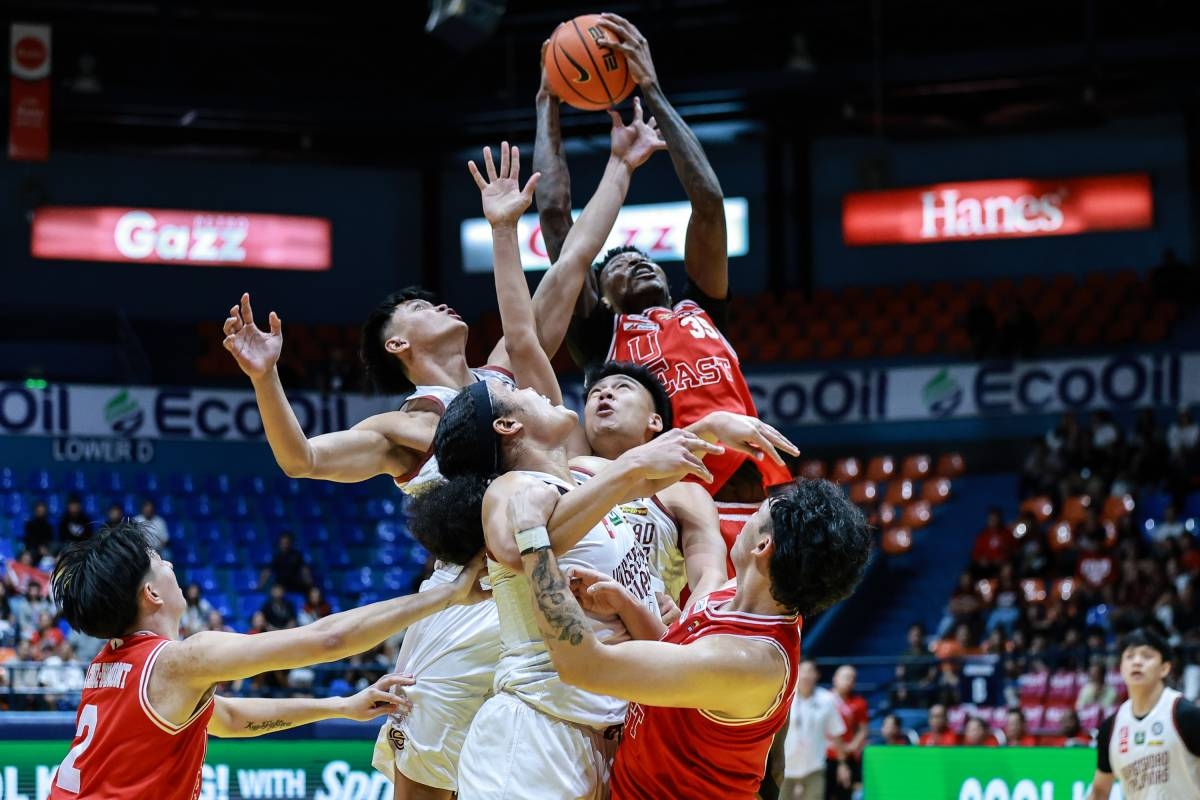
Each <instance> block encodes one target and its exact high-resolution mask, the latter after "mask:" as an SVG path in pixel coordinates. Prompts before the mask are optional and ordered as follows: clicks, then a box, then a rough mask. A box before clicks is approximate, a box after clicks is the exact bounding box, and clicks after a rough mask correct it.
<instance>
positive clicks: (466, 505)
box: [408, 389, 510, 564]
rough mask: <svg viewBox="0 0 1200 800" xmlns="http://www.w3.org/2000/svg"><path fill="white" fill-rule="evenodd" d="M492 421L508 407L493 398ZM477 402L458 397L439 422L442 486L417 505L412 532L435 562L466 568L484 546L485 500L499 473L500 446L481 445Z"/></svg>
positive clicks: (411, 511)
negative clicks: (489, 486) (497, 454)
mask: <svg viewBox="0 0 1200 800" xmlns="http://www.w3.org/2000/svg"><path fill="white" fill-rule="evenodd" d="M491 404H492V418H493V419H495V418H497V417H499V416H500V415H502V414H506V413H508V411H509V410H510V409H509V407H508V406H507V405H506V404H505V403H503V402H502V401H500V400H498V399H496V398H495V397H492V398H491ZM476 410H477V409H476V398H475V395H474V393H472V392H470V391H468V390H467V389H464V390H462V391H461V392H459V393H458V395H457V396H455V398H454V399H453V400H451V401H450V404H449V405H448V406H446V412H445V413H444V414H442V418H441V420H439V421H438V426H437V430H436V431H435V432H434V434H433V453H434V456H435V457H436V458H437V462H438V472H440V473H441V475H442V478H443V479H442V480H441V481H439V482H437V483H436V484H434V485H433V486H430V487H429V488H428V489H426V490H425V491H423V492H421V493H420V494H418V495H417V496H416V497H414V498H413V499H412V502H411V503H409V506H408V528H409V531H410V532H411V533H412V535H413V538H414V539H416V540H417V541H418V542H419V543H420V544H421V546H422V547H424V548H425V549H426V550H428V551H429V552H430V554H432V555H433V557H434V558H437V559H440V560H442V561H445V562H447V563H449V564H466V563H467V562H468V561H470V560H471V559H472V558H473V557H474V556H475V554H476V553H478V552H479V551H480V549H481V548H482V547H483V544H484V537H483V495H484V494H485V493H486V492H487V487H488V485H489V484H490V483H491V482H492V480H493V479H494V478H495V477H496V475H497V474H498V472H499V470H498V469H497V463H496V458H497V457H496V443H495V442H494V441H491V442H483V441H481V440H480V432H479V429H478V427H477V426H476Z"/></svg>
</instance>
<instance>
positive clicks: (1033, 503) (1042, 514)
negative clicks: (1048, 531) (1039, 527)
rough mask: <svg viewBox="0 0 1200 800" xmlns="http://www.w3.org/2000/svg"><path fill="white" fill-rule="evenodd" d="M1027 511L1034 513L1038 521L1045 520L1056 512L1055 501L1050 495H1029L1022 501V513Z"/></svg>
mask: <svg viewBox="0 0 1200 800" xmlns="http://www.w3.org/2000/svg"><path fill="white" fill-rule="evenodd" d="M1026 512H1029V513H1030V514H1033V516H1034V519H1036V520H1037V521H1038V522H1045V521H1046V520H1048V519H1050V515H1051V514H1053V513H1054V503H1052V502H1050V498H1049V497H1045V496H1043V495H1039V496H1037V497H1029V498H1026V499H1025V500H1024V501H1023V502H1022V503H1021V513H1022V514H1024V513H1026Z"/></svg>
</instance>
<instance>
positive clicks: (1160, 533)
mask: <svg viewBox="0 0 1200 800" xmlns="http://www.w3.org/2000/svg"><path fill="white" fill-rule="evenodd" d="M1183 534H1184V527H1183V523H1182V522H1180V521H1179V511H1178V510H1176V506H1175V504H1174V503H1172V504H1171V505H1169V506H1167V509H1166V511H1164V512H1163V518H1162V521H1161V522H1159V523H1158V524H1157V525H1155V526H1154V530H1153V531H1152V532H1151V534H1150V535H1151V537H1153V539H1154V541H1156V542H1164V541H1166V540H1167V539H1174V538H1177V537H1180V536H1182V535H1183Z"/></svg>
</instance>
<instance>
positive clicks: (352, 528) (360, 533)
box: [338, 524, 371, 547]
mask: <svg viewBox="0 0 1200 800" xmlns="http://www.w3.org/2000/svg"><path fill="white" fill-rule="evenodd" d="M338 538H339V539H340V540H341V541H342V542H344V543H345V544H346V545H347V546H348V547H362V546H363V545H365V544H367V543H368V542H369V541H371V537H370V535H369V534H368V533H367V529H366V528H364V527H363V526H362V525H355V524H350V525H342V526H340V527H339V528H338Z"/></svg>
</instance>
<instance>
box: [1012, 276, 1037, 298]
mask: <svg viewBox="0 0 1200 800" xmlns="http://www.w3.org/2000/svg"><path fill="white" fill-rule="evenodd" d="M1043 290H1044V285H1043V283H1042V279H1041V277H1040V276H1038V275H1029V276H1028V277H1025V278H1022V279H1021V284H1020V286H1018V287H1017V294H1018V295H1020V297H1021V299H1022V300H1024V301H1025V302H1026V303H1030V302H1033V301H1034V300H1036V299H1037V298H1038V297H1040V296H1041V294H1042V291H1043Z"/></svg>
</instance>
